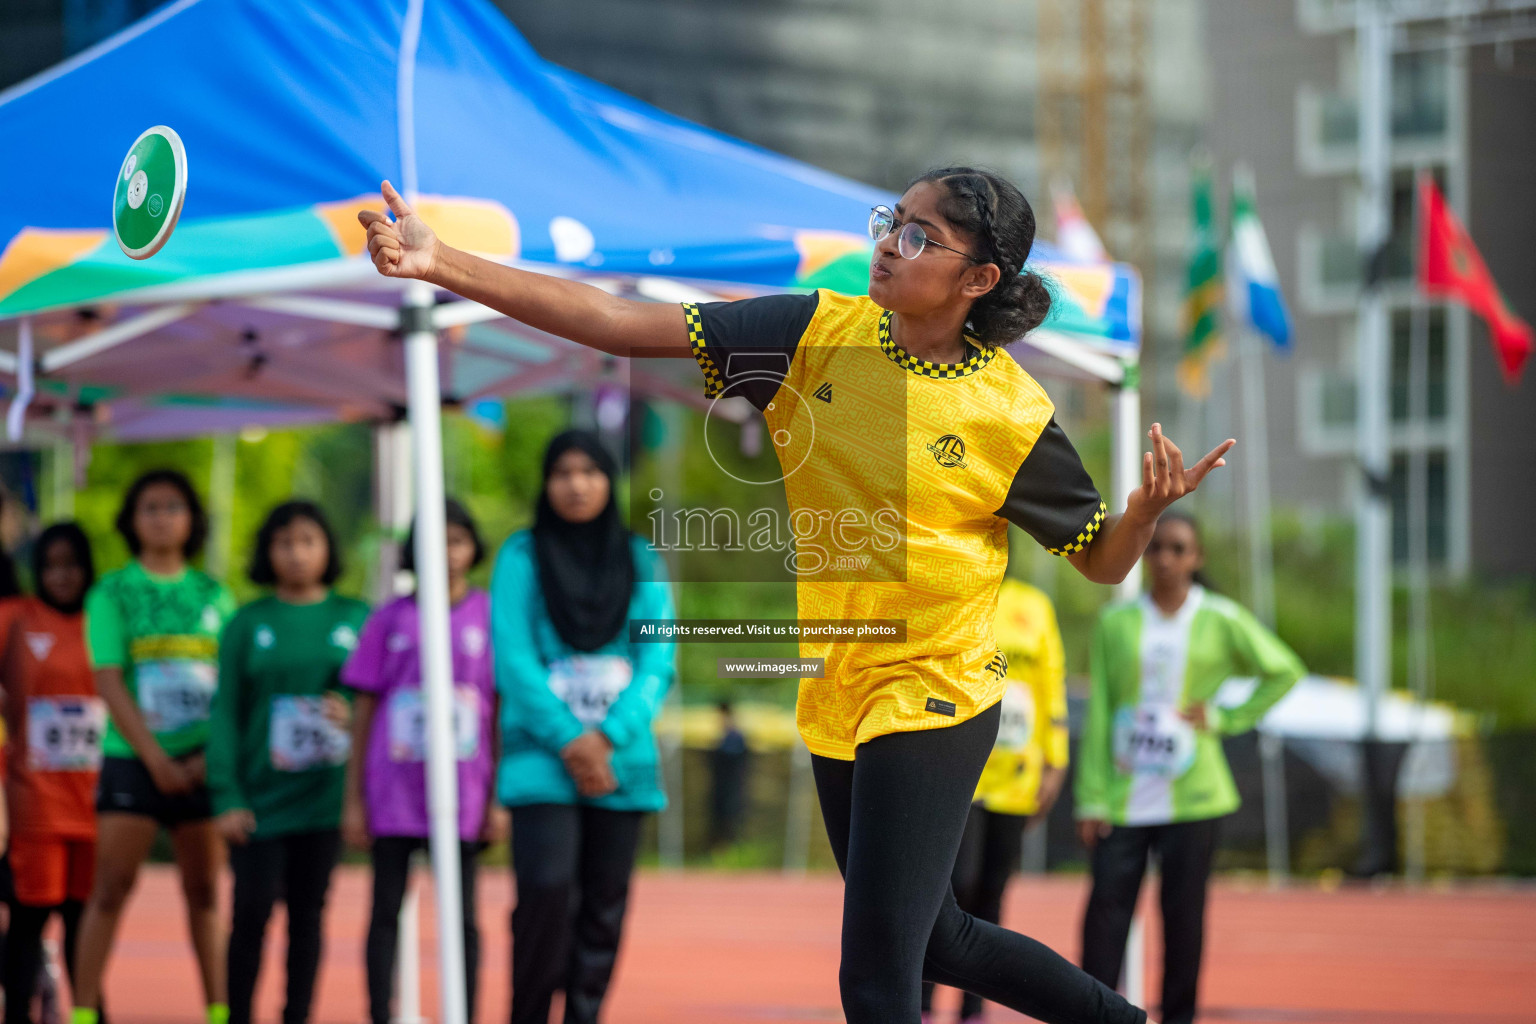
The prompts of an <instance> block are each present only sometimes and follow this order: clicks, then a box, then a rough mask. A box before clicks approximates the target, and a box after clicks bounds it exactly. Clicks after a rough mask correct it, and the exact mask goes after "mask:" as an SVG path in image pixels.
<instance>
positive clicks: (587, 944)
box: [491, 430, 673, 1024]
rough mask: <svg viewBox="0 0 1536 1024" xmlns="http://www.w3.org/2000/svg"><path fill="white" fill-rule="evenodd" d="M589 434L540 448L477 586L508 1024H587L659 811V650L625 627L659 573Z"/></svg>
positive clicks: (667, 649)
mask: <svg viewBox="0 0 1536 1024" xmlns="http://www.w3.org/2000/svg"><path fill="white" fill-rule="evenodd" d="M617 475H618V467H617V465H616V464H615V462H614V460H613V457H612V456H611V455H609V454H608V452H607V450H606V449H604V447H603V445H602V443H601V441H600V440H599V439H598V438H597V436H596V435H594V434H591V433H589V432H587V431H581V430H571V431H567V432H565V433H563V434H561V435H560V436H558V437H556V438H555V439H554V440H553V441H552V442H550V445H549V450H548V451H547V452H546V453H545V455H544V487H543V491H542V492H541V493H540V495H539V503H538V511H537V514H536V515H535V518H534V525H533V529H531V530H525V531H523V532H521V533H515V534H513V535H512V536H511V537H509V538H508V539H507V542H506V544H504V545H503V546H502V549H501V553H500V555H499V556H498V557H497V559H496V572H495V576H494V577H493V579H492V581H491V632H492V645H491V646H492V648H493V650H494V651H495V659H496V686H497V689H498V690H499V691H500V693H501V707H502V716H501V727H502V756H501V764H500V767H499V768H498V770H497V796H498V798H499V799H500V800H501V802H502V803H503V804H506V805H507V806H508V807H510V808H512V858H513V866H514V869H515V871H516V881H517V907H516V909H515V910H514V911H513V913H512V1024H535V1022H536V1024H548V1021H549V1009H550V1002H551V1000H552V998H553V996H554V994H555V993H556V992H557V991H564V993H565V1022H566V1024H594V1022H595V1021H596V1020H597V1016H598V1010H599V1009H600V1008H601V1006H602V1000H603V996H604V995H605V994H606V992H607V989H608V980H609V978H610V977H611V976H612V974H613V966H614V962H615V960H616V959H617V957H618V951H619V935H620V932H621V930H622V926H623V921H624V909H625V904H626V902H627V899H628V896H629V879H630V874H631V873H632V871H633V869H634V863H635V850H636V846H637V844H638V842H639V838H640V822H641V818H642V816H643V815H644V814H645V813H647V812H651V811H659V810H661V809H662V808H663V807H664V806H665V805H666V795H665V793H663V791H662V788H661V786H660V783H659V779H658V771H657V757H656V741H655V737H654V735H653V733H652V723H653V721H654V719H655V717H656V714H657V712H658V711H659V710H660V709H661V703H662V699H663V698H664V697H665V696H666V692H667V689H668V687H670V686H671V685H672V676H673V651H672V644H671V642H670V641H667V642H660V643H635V642H633V641H632V640H631V637H630V629H629V622H630V620H631V619H670V618H672V617H673V605H672V595H671V590H670V588H669V587H668V584H667V581H666V575H665V571H664V565H663V563H662V560H661V558H660V556H658V555H657V554H656V552H655V551H653V550H652V549H651V548H650V547H649V546H647V545H646V543H645V542H644V541H643V540H641V539H640V538H638V537H636V536H634V535H633V534H631V533H630V532H629V531H628V530H627V529H626V528H625V527H624V523H623V520H622V517H621V516H620V514H619V508H618V503H617V502H616V500H615V498H614V493H613V489H614V481H615V479H616V477H617Z"/></svg>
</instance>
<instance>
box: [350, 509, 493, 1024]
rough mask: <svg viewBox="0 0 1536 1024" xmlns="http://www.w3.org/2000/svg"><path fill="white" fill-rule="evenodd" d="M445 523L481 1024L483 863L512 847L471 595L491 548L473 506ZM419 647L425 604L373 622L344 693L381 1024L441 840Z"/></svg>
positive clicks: (409, 603)
mask: <svg viewBox="0 0 1536 1024" xmlns="http://www.w3.org/2000/svg"><path fill="white" fill-rule="evenodd" d="M446 518H447V527H448V528H447V541H448V551H447V556H448V599H449V603H450V605H451V608H450V612H449V620H448V632H449V641H450V644H451V649H452V658H453V679H454V693H453V698H454V699H453V726H454V741H455V743H456V745H457V747H458V764H459V772H458V775H459V877H460V884H461V886H462V889H461V893H462V898H463V914H464V978H465V990H466V995H467V998H468V1007H469V1019H470V1020H471V1021H473V1020H474V1013H475V991H476V981H477V979H478V977H479V962H480V930H479V928H478V927H477V925H476V923H475V877H476V871H477V858H478V856H479V853H480V850H481V849H482V846H483V843H485V842H496V841H498V840H500V839H501V838H503V837H505V835H506V830H507V815H506V812H505V811H503V810H501V809H500V808H498V807H496V806H495V804H494V803H493V802H492V800H491V799H490V795H491V776H492V773H493V771H494V770H495V769H494V766H495V764H496V742H497V741H496V729H495V723H496V721H497V696H496V683H495V679H494V676H493V674H492V667H491V634H490V599H489V598H488V597H487V595H486V593H485V591H483V590H479V589H477V588H473V587H471V586H470V584H469V573H470V570H471V569H473V568H474V567H475V566H477V565H479V564H480V563H481V561H483V560H484V557H485V546H484V545H483V544H482V543H481V540H480V531H479V528H478V527H477V526H476V525H475V521H474V519H473V518H472V517H471V516H470V514H469V511H468V510H467V509H465V508H464V506H463V505H460V504H459V503H458V502H457V501H453V500H451V499H450V500H449V501H448V503H447V510H446ZM415 533H416V530H415V527H414V526H413V527H412V528H411V533H410V535H409V536H407V537H406V541H405V547H404V555H403V558H402V565H401V568H402V569H404V570H406V571H407V572H410V571H414V569H415V565H416V563H415V553H416V544H415ZM420 645H421V627H420V624H419V621H418V618H417V613H416V597H415V595H414V594H412V595H407V596H405V597H400V598H396V599H395V600H394V601H391V602H390V603H389V604H386V605H384V606H383V607H381V608H379V609H378V610H377V611H375V612H374V613H373V614H372V615H370V616H369V617H368V621H367V623H366V624H364V626H363V633H362V637H361V638H360V639H359V640H358V644H357V650H356V651H354V652H353V654H352V657H351V658H350V659H348V661H347V664H346V666H345V667H344V668H343V669H342V672H341V681H342V682H343V683H345V684H346V685H348V686H350V687H352V689H353V690H355V691H356V695H355V697H354V698H353V706H352V753H351V757H350V758H349V759H348V761H347V776H346V796H345V800H344V802H343V805H342V834H343V837H344V838H345V839H346V841H347V843H348V845H351V846H353V847H355V848H358V849H367V850H369V851H370V854H371V858H372V861H373V910H372V916H371V917H370V919H369V924H368V944H367V957H366V964H367V972H368V1012H369V1015H370V1019H371V1020H372V1022H373V1024H389V1022H390V1019H391V1013H390V1004H391V1002H392V995H393V991H394V982H395V959H396V949H397V946H398V944H399V920H400V904H401V903H402V901H404V899H405V890H406V886H407V885H409V884H410V872H411V855H412V854H414V853H415V852H416V851H418V850H425V849H426V848H427V837H428V835H429V834H430V831H431V827H430V826H431V822H430V816H429V814H428V809H427V772H426V757H427V744H426V714H425V706H424V704H423V702H422V692H421V683H422V679H421V653H420Z"/></svg>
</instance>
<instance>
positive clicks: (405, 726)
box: [389, 683, 480, 761]
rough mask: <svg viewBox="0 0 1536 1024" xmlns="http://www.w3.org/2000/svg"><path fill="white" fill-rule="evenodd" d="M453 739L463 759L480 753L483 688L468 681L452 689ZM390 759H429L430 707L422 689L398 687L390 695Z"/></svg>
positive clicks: (469, 758)
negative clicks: (422, 695)
mask: <svg viewBox="0 0 1536 1024" xmlns="http://www.w3.org/2000/svg"><path fill="white" fill-rule="evenodd" d="M453 742H454V747H455V748H456V750H457V754H458V759H459V760H460V761H470V760H473V759H474V757H475V755H476V754H478V753H479V752H480V691H479V690H477V689H475V688H474V687H473V686H470V685H468V684H466V683H459V684H457V685H455V686H454V688H453ZM389 759H390V760H391V761H425V760H426V759H427V706H426V704H425V703H424V702H423V701H422V698H421V691H420V690H417V689H410V690H396V691H395V692H394V695H393V696H391V697H390V698H389Z"/></svg>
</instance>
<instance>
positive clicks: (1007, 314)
mask: <svg viewBox="0 0 1536 1024" xmlns="http://www.w3.org/2000/svg"><path fill="white" fill-rule="evenodd" d="M919 182H927V183H931V184H935V185H938V186H940V187H941V188H942V189H943V190H944V196H943V198H942V199H940V200H939V212H940V213H941V214H943V215H944V219H945V220H947V221H949V222H950V223H951V224H953V225H954V226H955V227H956V228H958V229H959V230H961V231H964V232H966V233H967V234H969V235H970V236H971V237H972V238H973V239H975V242H976V253H977V255H979V256H982V257H987V258H988V262H991V263H994V264H996V265H997V269H998V270H1000V271H1001V272H1002V276H1001V277H999V278H998V281H997V284H996V285H995V286H994V287H993V288H992V290H991V291H990V292H988V293H987V294H985V295H983V296H982V297H981V298H979V299H977V300H976V301H975V303H974V304H972V306H971V316H970V321H969V323H968V324H967V326H968V327H969V328H970V331H971V333H972V334H973V335H974V336H975V338H976V340H977V341H978V342H980V343H981V344H982V345H983V346H985V347H987V348H997V347H999V346H1001V345H1007V344H1010V343H1012V342H1015V341H1018V340H1019V339H1020V338H1021V337H1023V336H1024V335H1026V334H1028V333H1029V332H1030V331H1032V330H1034V329H1035V328H1036V327H1039V326H1040V325H1041V324H1042V323H1044V322H1045V318H1046V316H1047V315H1049V314H1050V311H1051V293H1050V291H1049V290H1048V289H1047V288H1046V286H1045V280H1044V279H1043V278H1041V276H1040V275H1039V274H1036V273H1035V272H1034V271H1026V270H1024V261H1025V260H1027V259H1029V251H1030V250H1031V249H1032V248H1034V245H1035V211H1034V209H1033V208H1031V207H1030V205H1029V200H1027V199H1025V198H1024V194H1023V193H1022V192H1020V191H1019V190H1018V189H1017V188H1015V187H1014V185H1013V183H1012V182H1010V181H1008V180H1007V179H1006V178H1004V177H1002V176H1001V175H998V174H993V173H992V172H991V171H983V170H978V169H976V168H974V167H943V168H940V169H938V170H935V171H929V172H928V173H927V174H924V175H921V176H919V177H917V178H915V179H913V181H912V185H916V184H918V183H919ZM912 185H908V186H907V187H908V188H911V187H912Z"/></svg>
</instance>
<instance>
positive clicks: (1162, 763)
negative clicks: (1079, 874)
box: [1076, 512, 1306, 1024]
mask: <svg viewBox="0 0 1536 1024" xmlns="http://www.w3.org/2000/svg"><path fill="white" fill-rule="evenodd" d="M1145 564H1146V567H1147V571H1148V575H1149V577H1150V579H1151V583H1152V585H1151V590H1150V591H1149V592H1148V593H1146V594H1144V595H1142V596H1141V597H1140V598H1139V599H1137V600H1135V601H1128V602H1123V603H1119V604H1114V605H1110V606H1109V607H1108V608H1107V609H1106V610H1105V611H1104V612H1103V613H1102V614H1101V615H1100V616H1099V622H1098V626H1097V627H1096V628H1095V630H1094V635H1093V648H1092V653H1091V659H1090V664H1091V677H1092V678H1091V682H1092V688H1091V690H1090V692H1089V697H1088V722H1087V725H1086V727H1085V729H1084V733H1083V740H1082V745H1081V747H1080V749H1079V752H1078V766H1077V781H1076V796H1077V808H1076V811H1077V819H1078V832H1079V835H1080V836H1081V838H1082V840H1083V843H1084V844H1085V845H1086V846H1087V847H1088V848H1089V850H1091V851H1092V869H1093V890H1092V893H1091V894H1090V895H1089V897H1088V907H1087V910H1086V911H1085V912H1084V914H1083V969H1084V970H1085V971H1087V972H1088V973H1089V974H1091V975H1093V976H1094V977H1095V978H1097V979H1099V980H1100V981H1102V982H1103V983H1104V984H1106V985H1114V984H1117V983H1118V982H1119V980H1120V972H1121V969H1122V968H1123V966H1124V959H1125V940H1126V936H1127V934H1128V933H1129V931H1130V927H1131V917H1132V916H1133V915H1134V913H1135V910H1136V898H1137V894H1138V893H1139V892H1140V891H1141V880H1142V876H1143V875H1144V874H1145V872H1146V868H1147V858H1148V856H1149V855H1150V854H1151V853H1152V852H1153V851H1154V850H1155V851H1156V853H1157V857H1158V864H1159V871H1160V874H1161V875H1162V893H1161V903H1162V913H1163V997H1162V1013H1163V1018H1162V1019H1163V1024H1190V1022H1191V1021H1193V1020H1194V1019H1195V1010H1196V1001H1197V992H1198V989H1199V980H1200V956H1201V950H1202V947H1203V944H1204V936H1205V899H1206V890H1207V888H1208V887H1209V884H1210V877H1211V866H1212V862H1213V860H1214V858H1215V854H1216V831H1217V824H1218V823H1219V822H1220V820H1221V819H1222V818H1223V817H1225V816H1226V815H1228V814H1231V813H1232V812H1233V811H1235V810H1237V807H1238V797H1237V786H1236V784H1235V783H1234V782H1233V781H1232V771H1231V769H1230V768H1228V766H1227V757H1226V754H1225V752H1224V751H1223V750H1222V746H1221V740H1222V737H1223V736H1235V735H1237V734H1238V733H1242V732H1247V731H1248V730H1249V729H1252V728H1253V727H1254V726H1255V725H1257V724H1258V721H1259V719H1260V718H1262V717H1263V716H1264V712H1266V711H1268V710H1269V709H1270V708H1271V707H1272V706H1273V705H1274V704H1275V702H1276V701H1278V700H1279V699H1280V698H1281V697H1283V696H1285V694H1286V691H1288V690H1289V689H1290V688H1291V687H1292V686H1294V685H1296V682H1297V680H1299V679H1300V678H1301V677H1302V675H1303V674H1304V673H1305V671H1306V670H1305V668H1303V666H1302V664H1301V660H1300V659H1299V658H1297V657H1296V655H1295V653H1294V652H1292V651H1291V649H1290V648H1289V647H1287V646H1286V645H1285V643H1284V642H1283V641H1281V640H1280V638H1279V637H1277V636H1275V635H1274V634H1273V633H1271V632H1270V631H1269V630H1268V629H1266V628H1264V626H1262V625H1260V624H1259V622H1258V620H1256V619H1255V618H1254V617H1253V616H1252V615H1251V614H1250V613H1249V612H1248V611H1247V609H1245V608H1243V607H1242V606H1241V605H1239V604H1238V603H1237V602H1235V601H1232V600H1230V599H1228V598H1225V597H1222V596H1221V595H1220V594H1217V593H1215V592H1213V591H1212V590H1211V589H1210V587H1209V585H1208V584H1206V583H1205V580H1204V577H1203V575H1202V573H1201V570H1202V568H1203V567H1204V565H1205V551H1204V548H1203V547H1202V546H1201V543H1200V533H1199V530H1198V528H1197V527H1196V525H1195V521H1194V519H1193V518H1191V517H1190V516H1188V515H1185V514H1183V513H1179V512H1164V513H1163V515H1162V517H1161V518H1160V519H1159V521H1158V523H1157V527H1156V530H1155V531H1154V532H1153V534H1152V541H1151V543H1149V544H1148V545H1147V553H1146V560H1145ZM1233 676H1254V677H1256V678H1257V680H1258V685H1257V687H1255V689H1254V691H1253V693H1252V695H1251V696H1249V698H1248V699H1247V700H1246V701H1245V702H1244V703H1243V704H1242V705H1241V706H1240V707H1236V708H1221V707H1218V706H1217V705H1216V704H1215V703H1214V701H1215V697H1216V691H1217V689H1218V688H1219V687H1220V686H1221V684H1222V683H1223V682H1225V681H1226V680H1227V679H1229V678H1232V677H1233Z"/></svg>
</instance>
